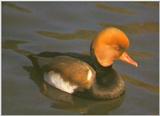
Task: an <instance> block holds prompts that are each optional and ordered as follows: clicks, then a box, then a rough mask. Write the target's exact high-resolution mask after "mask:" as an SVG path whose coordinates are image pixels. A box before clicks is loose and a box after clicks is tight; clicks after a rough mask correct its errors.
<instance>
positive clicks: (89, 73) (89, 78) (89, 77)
mask: <svg viewBox="0 0 160 116" xmlns="http://www.w3.org/2000/svg"><path fill="white" fill-rule="evenodd" d="M91 77H92V71H91V70H90V69H89V70H88V75H87V80H88V81H90V80H91Z"/></svg>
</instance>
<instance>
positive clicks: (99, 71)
mask: <svg viewBox="0 0 160 116" xmlns="http://www.w3.org/2000/svg"><path fill="white" fill-rule="evenodd" d="M92 58H93V60H94V69H95V70H96V81H95V83H94V84H93V86H92V89H91V91H92V94H93V96H95V98H99V99H113V98H116V97H118V96H120V95H121V94H122V93H123V92H124V89H125V84H124V81H123V79H122V78H121V77H120V75H118V74H117V72H116V71H115V70H114V69H113V68H112V65H111V66H109V67H103V66H101V65H100V64H99V63H98V61H97V60H96V58H95V57H92Z"/></svg>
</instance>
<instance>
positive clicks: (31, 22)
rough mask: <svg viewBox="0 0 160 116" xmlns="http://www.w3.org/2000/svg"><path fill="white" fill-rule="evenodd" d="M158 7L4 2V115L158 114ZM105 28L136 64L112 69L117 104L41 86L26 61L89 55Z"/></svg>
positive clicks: (141, 4) (34, 71)
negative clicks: (124, 42) (115, 31)
mask: <svg viewBox="0 0 160 116" xmlns="http://www.w3.org/2000/svg"><path fill="white" fill-rule="evenodd" d="M158 7H159V6H158V2H148V3H147V2H137V3H136V2H133V3H132V2H129V3H127V2H124V3H120V2H114V3H112V2H3V3H2V112H3V114H159V111H158V109H159V107H158V103H159V71H158V68H159V67H158V64H159V61H158V59H159V55H158V54H159V51H158V46H159V45H158V43H159V40H158V34H159V24H158ZM109 26H115V27H118V28H120V29H122V30H123V31H124V32H126V34H127V35H128V37H129V39H130V41H131V46H130V48H129V50H128V52H129V54H130V55H131V56H132V57H133V58H134V59H135V60H136V61H138V62H139V64H140V65H139V67H138V68H135V67H132V66H130V65H127V64H124V63H121V62H119V61H117V62H116V63H115V64H114V69H115V70H116V71H117V73H119V74H121V76H122V77H123V78H124V79H125V83H126V92H125V94H124V95H122V96H121V97H119V98H117V99H114V100H106V101H101V100H90V99H84V98H81V97H75V96H71V95H68V94H65V93H63V92H61V91H58V90H57V89H54V88H51V87H50V86H46V85H44V83H42V81H41V80H40V77H41V76H42V74H41V72H40V71H37V69H35V68H34V67H33V65H32V63H31V61H30V60H29V59H28V58H27V57H26V55H27V54H31V53H41V52H46V51H48V52H75V53H81V54H88V53H89V48H90V47H89V46H90V43H91V41H92V39H94V37H95V35H96V34H97V33H98V32H99V31H100V30H101V29H103V28H106V27H109ZM46 87H47V90H48V91H45V89H46Z"/></svg>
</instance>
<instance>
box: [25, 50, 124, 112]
mask: <svg viewBox="0 0 160 116" xmlns="http://www.w3.org/2000/svg"><path fill="white" fill-rule="evenodd" d="M57 55H61V53H49V52H44V53H41V54H39V56H44V58H41V59H36V58H35V57H34V58H33V57H29V58H30V60H31V61H32V64H33V66H24V69H25V70H27V71H28V72H29V73H30V78H31V79H32V80H33V81H34V82H35V83H36V84H37V86H38V87H39V89H40V91H41V93H42V94H43V95H45V96H47V97H48V98H50V99H52V100H53V103H52V105H51V107H54V108H57V109H61V110H67V111H72V112H78V113H80V114H107V113H108V112H109V111H111V110H113V109H115V108H117V107H119V106H120V104H121V103H122V101H123V96H124V95H121V96H120V97H118V98H116V99H113V100H98V99H95V98H94V97H93V96H92V95H90V93H89V92H88V91H86V92H81V93H80V92H78V93H75V95H71V94H68V93H65V92H62V91H60V90H58V89H56V88H54V87H51V86H50V85H48V84H47V83H45V81H44V80H43V77H44V73H45V70H46V69H47V68H46V65H45V64H44V65H41V64H40V62H43V63H44V60H45V63H46V62H47V59H48V61H49V60H50V57H54V56H57ZM65 55H69V56H72V57H76V58H80V59H81V60H84V61H85V62H86V61H87V62H92V63H93V62H94V61H93V60H91V59H90V56H87V55H80V54H75V53H66V54H65ZM96 70H97V71H98V75H97V76H100V78H98V80H97V82H98V83H100V84H101V85H102V86H106V85H108V84H109V83H110V82H111V81H115V78H117V77H118V74H117V73H116V71H115V70H114V69H113V68H109V70H105V71H104V70H101V69H99V70H98V69H96ZM105 77H107V78H105ZM111 78H112V80H111Z"/></svg>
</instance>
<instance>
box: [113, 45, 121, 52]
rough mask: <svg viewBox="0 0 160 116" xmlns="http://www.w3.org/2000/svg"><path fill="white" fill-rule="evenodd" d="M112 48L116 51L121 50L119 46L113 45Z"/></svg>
mask: <svg viewBox="0 0 160 116" xmlns="http://www.w3.org/2000/svg"><path fill="white" fill-rule="evenodd" d="M113 48H114V49H115V50H117V51H120V50H121V48H120V47H119V46H113Z"/></svg>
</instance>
